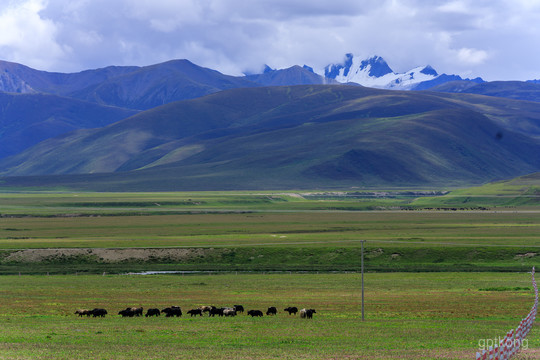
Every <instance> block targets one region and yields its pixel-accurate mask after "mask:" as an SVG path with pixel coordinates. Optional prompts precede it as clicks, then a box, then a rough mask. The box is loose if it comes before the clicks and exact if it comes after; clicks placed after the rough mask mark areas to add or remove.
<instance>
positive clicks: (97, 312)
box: [90, 308, 107, 317]
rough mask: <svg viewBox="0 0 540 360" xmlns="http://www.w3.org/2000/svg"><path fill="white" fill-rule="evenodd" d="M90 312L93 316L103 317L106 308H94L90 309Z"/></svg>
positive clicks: (105, 313)
mask: <svg viewBox="0 0 540 360" xmlns="http://www.w3.org/2000/svg"><path fill="white" fill-rule="evenodd" d="M90 313H91V314H92V316H93V317H98V316H99V317H105V315H107V310H105V309H98V308H95V309H93V310H91V311H90Z"/></svg>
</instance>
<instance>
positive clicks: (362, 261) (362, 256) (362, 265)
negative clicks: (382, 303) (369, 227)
mask: <svg viewBox="0 0 540 360" xmlns="http://www.w3.org/2000/svg"><path fill="white" fill-rule="evenodd" d="M365 242H366V240H362V241H361V242H360V243H361V244H362V255H361V258H362V260H361V269H362V321H364V243H365Z"/></svg>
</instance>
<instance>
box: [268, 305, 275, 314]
mask: <svg viewBox="0 0 540 360" xmlns="http://www.w3.org/2000/svg"><path fill="white" fill-rule="evenodd" d="M276 314H277V309H276V307H275V306H270V307H269V308H268V310H266V315H276Z"/></svg>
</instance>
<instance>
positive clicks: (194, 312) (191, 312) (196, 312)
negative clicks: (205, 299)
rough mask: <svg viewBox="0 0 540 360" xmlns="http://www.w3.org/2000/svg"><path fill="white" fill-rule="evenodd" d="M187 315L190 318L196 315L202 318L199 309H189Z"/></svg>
mask: <svg viewBox="0 0 540 360" xmlns="http://www.w3.org/2000/svg"><path fill="white" fill-rule="evenodd" d="M187 313H188V314H190V315H191V317H193V316H197V315H200V316H202V313H203V312H202V310H201V309H191V310H189V311H188V312H187Z"/></svg>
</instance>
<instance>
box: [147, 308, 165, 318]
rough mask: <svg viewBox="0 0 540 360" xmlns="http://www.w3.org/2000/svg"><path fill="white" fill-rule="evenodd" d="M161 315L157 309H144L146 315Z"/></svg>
mask: <svg viewBox="0 0 540 360" xmlns="http://www.w3.org/2000/svg"><path fill="white" fill-rule="evenodd" d="M159 315H161V312H160V311H159V309H148V311H146V315H144V316H146V317H149V316H159Z"/></svg>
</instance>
